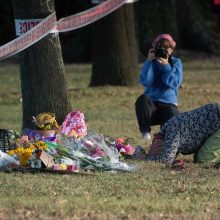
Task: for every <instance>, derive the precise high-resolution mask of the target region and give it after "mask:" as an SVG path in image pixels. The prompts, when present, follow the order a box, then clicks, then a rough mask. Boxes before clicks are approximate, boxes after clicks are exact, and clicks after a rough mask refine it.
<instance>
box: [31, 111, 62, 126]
mask: <svg viewBox="0 0 220 220" xmlns="http://www.w3.org/2000/svg"><path fill="white" fill-rule="evenodd" d="M33 122H34V124H35V125H36V126H37V127H38V128H39V129H41V130H56V129H58V128H59V126H58V124H57V121H56V119H55V115H54V113H51V112H43V113H41V114H38V115H37V116H36V117H34V116H33Z"/></svg>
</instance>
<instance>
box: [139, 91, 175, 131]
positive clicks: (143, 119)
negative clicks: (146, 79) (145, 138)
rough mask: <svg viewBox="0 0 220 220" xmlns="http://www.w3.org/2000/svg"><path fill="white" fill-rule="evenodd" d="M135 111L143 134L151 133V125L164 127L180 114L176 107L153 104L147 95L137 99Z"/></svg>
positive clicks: (159, 103) (158, 103)
mask: <svg viewBox="0 0 220 220" xmlns="http://www.w3.org/2000/svg"><path fill="white" fill-rule="evenodd" d="M135 110H136V116H137V121H138V125H139V130H140V132H141V133H146V132H150V131H151V128H150V126H151V125H163V124H164V123H165V122H167V121H168V120H169V119H170V118H172V117H173V116H175V115H177V114H179V110H178V108H177V106H176V105H174V104H166V103H161V102H153V101H152V100H151V99H150V98H149V97H148V96H146V95H141V96H139V97H138V98H137V101H136V103H135Z"/></svg>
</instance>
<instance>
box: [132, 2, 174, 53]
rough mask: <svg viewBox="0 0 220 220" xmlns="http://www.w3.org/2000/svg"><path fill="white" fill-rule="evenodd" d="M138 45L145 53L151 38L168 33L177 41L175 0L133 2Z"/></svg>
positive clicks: (149, 45)
mask: <svg viewBox="0 0 220 220" xmlns="http://www.w3.org/2000/svg"><path fill="white" fill-rule="evenodd" d="M135 17H136V22H137V33H138V39H139V47H140V51H141V53H142V54H144V55H147V54H148V50H149V48H150V47H151V44H152V41H153V39H154V38H155V37H156V36H157V35H158V34H161V33H169V34H171V35H172V36H173V37H174V39H175V40H176V41H177V43H178V39H177V38H178V32H177V22H176V7H175V0H166V1H161V0H154V1H152V0H139V1H138V2H137V4H135Z"/></svg>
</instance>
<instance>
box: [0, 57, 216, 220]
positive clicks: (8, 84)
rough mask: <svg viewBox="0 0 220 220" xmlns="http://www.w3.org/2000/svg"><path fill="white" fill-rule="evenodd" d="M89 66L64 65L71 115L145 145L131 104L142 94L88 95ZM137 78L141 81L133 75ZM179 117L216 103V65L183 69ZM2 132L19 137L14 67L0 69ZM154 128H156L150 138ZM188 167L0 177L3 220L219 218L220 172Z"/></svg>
mask: <svg viewBox="0 0 220 220" xmlns="http://www.w3.org/2000/svg"><path fill="white" fill-rule="evenodd" d="M90 71H91V65H67V66H66V78H67V82H68V84H67V85H68V94H69V97H70V100H71V104H72V107H73V109H79V110H81V111H82V112H84V114H85V117H86V122H87V126H88V128H89V129H90V130H95V131H97V132H98V133H102V134H106V135H110V136H112V137H119V136H122V137H129V138H132V140H131V142H132V144H134V145H139V144H140V145H142V146H144V147H145V148H147V147H148V144H146V143H143V142H142V140H141V136H140V134H139V131H138V126H137V122H136V116H135V111H134V103H135V100H136V98H137V97H138V96H139V95H140V94H141V93H142V91H143V88H142V87H141V86H137V87H134V88H129V87H111V86H106V87H96V88H88V84H89V80H90ZM137 77H138V76H137ZM183 82H184V83H183V88H182V89H180V92H179V96H180V98H179V107H180V110H181V111H185V110H189V109H192V108H195V107H197V106H200V105H202V104H206V103H208V102H218V101H219V97H220V62H219V60H217V59H212V60H205V59H203V60H194V61H185V62H184V80H183ZM0 112H1V114H0V127H1V128H11V129H16V130H20V128H21V121H22V109H21V91H20V81H19V67H18V66H17V65H10V64H7V63H1V66H0ZM158 129H159V127H158V126H156V127H154V128H153V132H156V131H158ZM183 158H184V159H185V160H186V168H185V169H184V170H183V171H173V170H171V169H170V167H168V166H166V165H163V164H158V163H152V162H139V161H131V163H135V164H137V165H138V167H139V169H138V172H135V173H111V172H103V173H102V172H101V173H100V172H99V173H95V175H89V176H82V175H52V174H20V173H0V207H1V208H0V219H219V215H220V181H219V177H220V170H218V169H214V168H212V167H209V166H205V165H203V166H201V165H196V164H193V163H192V157H191V156H187V157H183Z"/></svg>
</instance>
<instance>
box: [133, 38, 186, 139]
mask: <svg viewBox="0 0 220 220" xmlns="http://www.w3.org/2000/svg"><path fill="white" fill-rule="evenodd" d="M152 47H153V48H152V49H150V50H149V53H148V58H147V60H146V61H145V62H144V65H143V67H142V69H141V72H140V79H139V82H140V84H142V85H143V86H144V88H145V90H144V94H142V95H141V96H139V97H138V98H137V101H136V103H135V109H136V116H137V120H138V124H139V130H140V132H141V133H142V136H143V138H144V139H150V132H151V127H150V126H151V125H161V126H162V125H163V124H164V123H165V122H167V121H168V120H169V119H170V118H171V117H173V116H175V115H177V114H179V110H178V107H177V106H178V88H179V87H180V85H181V83H182V62H181V60H180V59H179V58H176V57H174V56H171V54H172V53H173V51H174V49H175V47H176V42H175V41H174V40H173V38H172V37H171V36H170V35H169V34H161V35H159V36H157V37H156V38H155V39H154V41H153V44H152Z"/></svg>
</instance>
